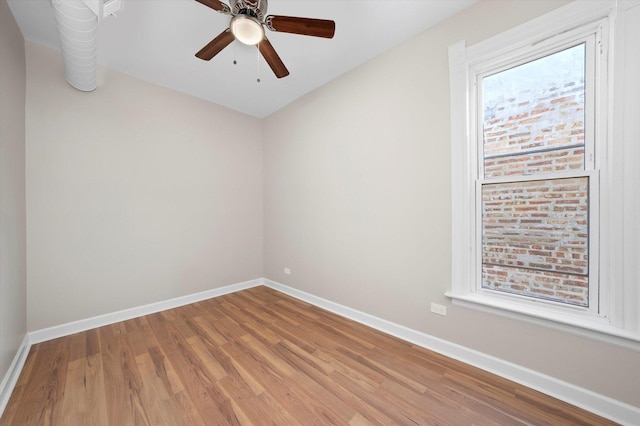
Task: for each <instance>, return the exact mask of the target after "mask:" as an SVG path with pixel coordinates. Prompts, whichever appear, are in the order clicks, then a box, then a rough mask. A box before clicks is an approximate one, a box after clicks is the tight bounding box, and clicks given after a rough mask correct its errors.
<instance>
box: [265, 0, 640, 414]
mask: <svg viewBox="0 0 640 426" xmlns="http://www.w3.org/2000/svg"><path fill="white" fill-rule="evenodd" d="M565 3H566V2H565V1H482V2H480V3H479V4H477V5H475V6H473V7H471V8H470V9H468V10H466V11H464V12H462V13H461V14H459V15H457V16H455V17H452V18H451V19H449V20H447V21H445V22H443V23H442V24H440V25H438V26H436V27H434V28H433V29H431V30H428V31H426V32H424V33H422V34H421V35H419V36H417V37H415V38H413V39H411V40H410V41H408V42H405V43H404V44H402V45H400V46H398V47H396V48H393V49H392V50H390V51H388V52H387V53H385V54H383V55H382V56H380V57H378V58H376V59H374V60H372V61H370V62H369V63H367V64H365V65H364V66H362V67H359V68H357V69H356V70H354V71H352V72H350V73H348V74H346V75H344V76H342V77H341V78H338V79H337V80H335V81H333V82H331V83H329V84H328V85H326V86H324V87H322V88H321V89H319V90H317V91H315V92H313V93H311V94H309V95H307V96H305V97H304V98H302V99H300V100H298V101H297V102H295V103H293V104H292V105H290V106H288V107H287V108H285V109H283V110H281V111H280V112H278V113H276V114H274V115H272V116H270V117H269V118H267V119H266V120H265V123H264V141H265V145H264V164H265V173H264V185H265V186H264V191H265V194H264V198H265V204H264V209H265V210H264V222H265V223H264V273H265V277H267V278H270V279H273V280H275V281H278V282H281V283H283V284H287V285H290V286H292V287H295V288H297V289H300V290H302V291H306V292H309V293H311V294H314V295H316V296H319V297H323V298H326V299H329V300H331V301H334V302H337V303H340V304H343V305H346V306H349V307H352V308H355V309H358V310H361V311H364V312H367V313H370V314H372V315H376V316H378V317H381V318H384V319H387V320H390V321H393V322H396V323H399V324H402V325H404V326H407V327H410V328H412V329H415V330H419V331H422V332H425V333H428V334H430V335H434V336H437V337H440V338H443V339H446V340H448V341H451V342H454V343H458V344H461V345H464V346H467V347H469V348H472V349H476V350H478V351H481V352H484V353H487V354H490V355H494V356H496V357H498V358H501V359H504V360H507V361H510V362H513V363H516V364H519V365H522V366H524V367H527V368H531V369H533V370H537V371H539V372H542V373H545V374H548V375H551V376H554V377H557V378H559V379H561V380H564V381H567V382H570V383H574V384H576V385H578V386H581V387H584V388H586V389H591V390H593V391H595V392H598V393H602V394H604V395H608V396H610V397H613V398H615V399H618V400H620V401H624V402H627V403H629V404H632V405H635V406H639V407H640V369H639V368H638V366H639V365H640V353H638V352H635V351H631V350H626V349H621V348H619V347H614V346H610V345H607V344H604V343H599V342H597V341H593V340H589V339H585V338H580V337H576V336H574V335H568V334H565V333H563V332H560V331H554V330H550V329H546V328H541V327H538V326H534V325H528V324H525V323H522V322H518V321H515V320H509V319H505V318H502V317H496V316H494V315H490V314H485V313H481V312H478V311H474V310H469V309H465V308H461V307H459V306H454V305H451V303H450V302H449V300H448V299H447V298H445V297H444V296H443V294H444V292H445V291H446V290H448V289H449V286H450V267H451V263H450V250H451V242H450V232H451V229H450V228H451V220H450V217H451V210H450V173H451V169H450V144H449V140H450V135H449V86H448V57H447V48H448V46H449V45H451V44H453V43H455V42H457V41H459V40H462V39H466V40H467V43H468V44H473V43H476V42H478V41H480V40H483V39H485V38H487V37H488V36H491V35H493V34H496V33H498V32H501V31H504V30H506V29H508V28H511V27H513V26H516V25H518V24H520V23H522V22H525V21H527V20H529V19H531V18H534V17H536V16H539V15H541V14H542V13H544V12H547V11H549V10H551V9H554V8H557V7H559V6H561V5H563V4H565ZM284 267H289V268H291V275H285V274H283V268H284ZM431 302H436V303H442V304H446V305H447V308H448V316H446V317H441V316H438V315H434V314H432V313H430V311H429V305H430V303H431Z"/></svg>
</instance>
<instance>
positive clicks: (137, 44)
mask: <svg viewBox="0 0 640 426" xmlns="http://www.w3.org/2000/svg"><path fill="white" fill-rule="evenodd" d="M223 1H225V0H223ZM476 1H477V0H269V9H268V11H267V14H270V15H287V16H300V17H306V18H321V19H332V20H334V21H335V22H336V33H335V37H334V38H333V39H323V38H316V37H306V36H299V35H295V34H285V33H275V32H270V31H267V37H268V38H269V40H270V41H271V44H272V45H273V46H274V48H275V49H276V51H277V52H278V54H279V55H280V57H281V58H282V60H283V62H284V63H285V65H286V66H287V68H288V69H289V71H290V72H291V74H290V75H289V76H288V77H285V78H282V79H277V78H276V77H275V76H274V75H273V73H272V72H271V69H270V68H269V66H268V65H267V64H266V62H264V60H263V59H262V58H261V57H259V54H258V51H257V49H256V48H255V47H253V46H245V45H243V44H241V43H239V42H237V41H236V42H233V43H232V44H231V45H230V46H228V47H227V48H226V49H224V50H223V51H222V52H221V53H220V54H218V55H217V56H216V57H215V58H213V59H212V60H211V61H210V62H206V61H202V60H200V59H198V58H196V57H195V53H196V52H197V51H198V50H200V49H201V48H202V47H203V46H204V45H205V44H207V43H208V42H209V41H211V40H212V39H213V38H214V37H215V36H217V35H218V34H219V33H220V32H222V31H223V30H224V29H226V28H227V27H228V25H229V19H230V17H229V15H223V14H221V13H217V12H215V11H214V10H212V9H209V8H208V7H206V6H203V5H202V4H200V3H197V2H196V1H195V0H125V2H124V8H123V10H121V11H120V12H119V13H118V14H117V17H113V16H112V17H108V18H106V19H104V20H102V21H101V23H100V26H99V32H98V62H99V63H100V64H101V65H103V66H105V67H108V68H111V69H114V70H117V71H120V72H123V73H126V74H129V75H132V76H135V77H138V78H140V79H143V80H147V81H150V82H152V83H155V84H158V85H161V86H164V87H168V88H171V89H174V90H178V91H180V92H184V93H187V94H190V95H193V96H197V97H199V98H203V99H206V100H208V101H210V102H213V103H216V104H219V105H223V106H226V107H228V108H231V109H234V110H237V111H241V112H244V113H246V114H249V115H252V116H255V117H260V118H262V117H266V116H268V115H269V114H271V113H272V112H274V111H277V110H279V109H280V108H282V107H284V106H286V105H287V104H289V103H291V102H293V101H294V100H296V99H297V98H299V97H300V96H302V95H304V94H305V93H308V92H310V91H312V90H314V89H316V88H318V87H320V86H322V85H323V84H325V83H327V82H329V81H331V80H332V79H334V78H336V77H338V76H339V75H341V74H343V73H345V72H347V71H349V70H351V69H353V68H355V67H356V66H358V65H360V64H362V63H364V62H366V61H367V60H369V59H371V58H373V57H375V56H377V55H379V54H380V53H382V52H384V51H386V50H388V49H390V48H391V47H393V46H395V45H397V44H399V43H401V42H402V41H404V40H407V39H409V38H411V37H412V36H414V35H417V34H419V33H420V32H422V31H424V30H425V29H427V28H429V27H431V26H433V25H434V24H436V23H438V22H440V21H442V20H444V19H446V18H447V17H449V16H451V15H454V14H455V13H457V12H459V11H461V10H462V9H464V8H466V7H469V6H470V5H472V4H473V3H475V2H476ZM8 3H9V6H10V8H11V10H12V11H13V14H14V16H15V18H16V21H17V22H18V25H19V26H20V29H21V31H22V33H23V34H24V37H25V38H26V39H27V40H30V41H33V42H36V43H40V44H43V45H46V46H50V47H53V48H56V49H59V42H58V36H57V32H56V27H55V22H54V19H53V14H52V10H51V5H50V0H8ZM416 54H417V55H428V54H429V52H416ZM234 58H235V59H236V60H237V62H238V64H237V65H234V64H233V60H234ZM258 77H259V78H260V82H259V83H258V82H257V81H256V80H257V78H258ZM60 78H63V73H62V70H61V72H60ZM100 89H101V88H100V87H98V89H97V90H100Z"/></svg>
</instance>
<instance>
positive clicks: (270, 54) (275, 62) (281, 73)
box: [258, 37, 289, 78]
mask: <svg viewBox="0 0 640 426" xmlns="http://www.w3.org/2000/svg"><path fill="white" fill-rule="evenodd" d="M258 50H260V54H262V57H263V58H264V60H265V61H267V64H269V66H270V67H271V70H272V71H273V73H274V74H275V75H276V77H278V78H282V77H286V76H288V75H289V70H288V69H287V67H285V66H284V63H283V62H282V59H280V56H278V54H277V53H276V50H275V49H274V48H273V46H272V45H271V43H270V42H269V40H267V38H266V37H265V38H263V39H262V41H261V42H260V43H258Z"/></svg>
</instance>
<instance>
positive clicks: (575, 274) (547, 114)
mask: <svg viewBox="0 0 640 426" xmlns="http://www.w3.org/2000/svg"><path fill="white" fill-rule="evenodd" d="M580 55H584V46H583V45H579V46H576V47H574V48H572V49H567V50H566V51H563V52H559V53H557V54H554V55H550V56H548V57H545V58H542V59H539V60H537V61H532V62H530V63H528V64H524V65H522V66H520V67H516V68H514V69H512V70H507V71H505V72H503V73H498V74H496V75H494V76H489V77H486V78H485V87H484V92H483V94H484V95H485V98H484V101H483V113H484V123H483V125H484V128H483V133H484V140H483V150H484V178H485V180H487V181H485V183H484V184H483V186H482V264H483V267H482V286H483V287H484V288H488V289H493V290H499V291H504V292H509V293H517V294H521V295H526V296H533V297H539V298H544V299H550V300H554V301H560V302H564V303H569V304H575V305H580V306H588V241H589V237H588V208H589V206H588V193H589V191H588V190H589V180H588V178H587V177H579V178H562V179H545V177H544V174H545V173H547V174H548V173H557V172H565V171H576V170H584V168H585V160H584V155H585V149H584V143H585V125H584V121H585V118H584V114H585V108H584V105H585V86H584V59H583V57H584V56H582V57H581V56H580ZM580 61H582V63H581V62H580ZM524 175H540V180H533V181H516V182H508V183H491V182H490V180H491V179H493V178H504V177H510V176H513V177H514V178H515V179H514V180H517V179H518V178H519V177H522V176H524Z"/></svg>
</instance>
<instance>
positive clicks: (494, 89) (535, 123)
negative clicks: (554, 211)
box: [482, 43, 586, 178]
mask: <svg viewBox="0 0 640 426" xmlns="http://www.w3.org/2000/svg"><path fill="white" fill-rule="evenodd" d="M585 48H586V45H585V44H584V43H582V44H579V45H577V46H574V47H572V48H569V49H566V50H563V51H560V52H557V53H554V54H552V55H549V56H545V57H543V58H540V59H537V60H535V61H531V62H528V63H525V64H523V65H519V66H517V67H514V68H510V69H508V70H505V71H501V72H499V73H496V74H493V75H490V76H487V77H485V78H483V80H482V103H483V105H482V111H483V115H484V118H483V133H484V136H483V151H484V176H485V178H492V177H499V176H508V175H523V174H533V173H546V172H559V171H570V170H576V169H584V121H585V118H584V117H585V115H584V101H585V85H584V80H585Z"/></svg>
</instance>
